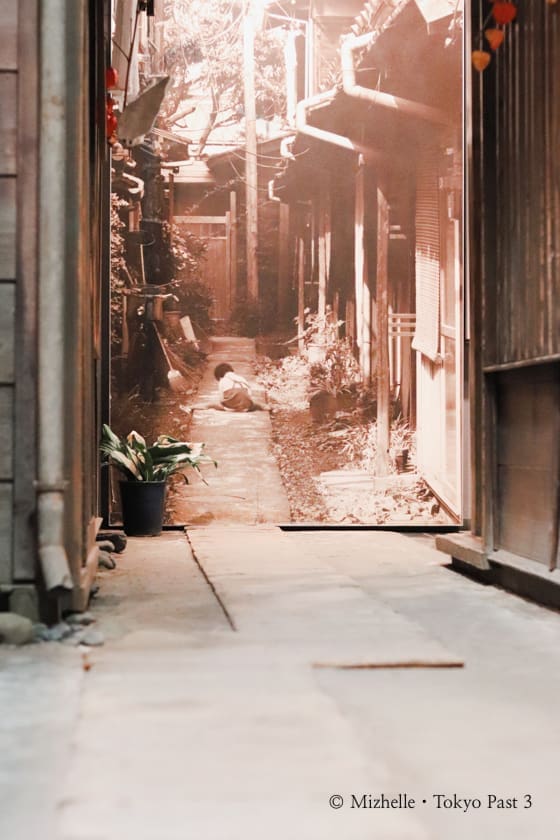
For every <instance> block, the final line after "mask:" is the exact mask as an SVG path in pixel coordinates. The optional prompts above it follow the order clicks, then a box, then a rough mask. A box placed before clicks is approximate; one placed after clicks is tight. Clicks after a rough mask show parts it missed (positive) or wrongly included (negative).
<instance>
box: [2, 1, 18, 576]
mask: <svg viewBox="0 0 560 840" xmlns="http://www.w3.org/2000/svg"><path fill="white" fill-rule="evenodd" d="M17 13H18V4H17V3H13V2H11V0H0V101H1V102H2V108H1V109H0V584H3V583H10V582H11V580H12V575H13V522H12V510H13V476H14V470H13V434H14V321H15V281H16V217H17V213H16V185H17V165H16V148H17V141H16V138H17V113H18V108H17V81H18V80H17V70H18V52H17V42H18V39H17V29H18V21H17Z"/></svg>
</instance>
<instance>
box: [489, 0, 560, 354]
mask: <svg viewBox="0 0 560 840" xmlns="http://www.w3.org/2000/svg"><path fill="white" fill-rule="evenodd" d="M559 11H560V10H559V9H558V8H557V7H556V6H555V5H551V4H547V3H544V2H542V3H524V4H522V5H520V6H519V13H518V21H516V23H515V24H513V25H512V26H510V27H508V28H507V32H506V38H505V42H504V44H503V45H502V46H501V47H500V49H499V50H498V51H497V53H496V54H495V56H494V57H493V59H492V63H491V65H490V67H489V68H488V70H486V71H485V75H486V74H488V76H487V79H486V80H485V83H486V84H487V85H489V86H490V87H493V90H487V94H488V95H487V96H486V114H485V129H487V130H489V131H490V132H495V158H494V161H493V162H492V164H490V165H489V166H487V169H486V172H485V183H484V185H483V190H484V194H483V195H482V196H481V197H482V199H483V201H484V205H485V218H486V223H485V224H486V243H487V248H488V254H487V256H486V259H487V263H488V264H487V272H486V283H485V290H484V291H485V301H486V310H487V311H488V312H491V313H492V317H488V318H486V319H485V336H484V338H485V341H484V360H483V363H484V366H485V367H491V366H499V365H509V364H511V363H519V362H527V361H529V360H532V359H541V358H546V357H550V356H557V355H558V354H560V159H559V157H558V142H559V140H560V14H559ZM491 123H493V125H491ZM490 142H492V140H491V138H490V137H488V143H490ZM486 151H487V153H488V152H489V146H488V144H487V149H486Z"/></svg>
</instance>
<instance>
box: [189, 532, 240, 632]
mask: <svg viewBox="0 0 560 840" xmlns="http://www.w3.org/2000/svg"><path fill="white" fill-rule="evenodd" d="M185 536H186V538H187V543H188V545H189V548H190V550H191V555H192V558H193V560H194V562H195V563H196V565H197V567H198V569H199V571H200V574H201V575H202V577H203V578H204V580H205V581H206V583H207V585H208V587H209V588H210V591H211V592H212V595H213V596H214V598H215V599H216V601H217V602H218V605H219V607H220V609H221V611H222V612H223V614H224V616H225V618H226V621H227V623H228V624H229V626H230V627H231V629H232V630H233V632H234V633H237V627H236V626H235V622H234V620H233V618H232V617H231V615H230V613H229V611H228V608H227V607H226V605H225V604H224V602H223V601H222V599H221V597H220V595H219V594H218V591H217V589H216V587H215V586H214V584H213V583H212V581H211V580H210V578H209V577H208V575H207V573H206V570H205V568H204V566H203V565H202V563H201V562H200V560H199V558H198V556H197V553H196V551H195V548H194V545H193V544H192V542H191V538H190V536H189V532H188V531H187V530H186V529H185Z"/></svg>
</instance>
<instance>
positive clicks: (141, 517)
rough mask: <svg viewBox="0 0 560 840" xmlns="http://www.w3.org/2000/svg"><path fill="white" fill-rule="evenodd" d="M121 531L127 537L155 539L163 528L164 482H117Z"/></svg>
mask: <svg viewBox="0 0 560 840" xmlns="http://www.w3.org/2000/svg"><path fill="white" fill-rule="evenodd" d="M119 484H120V488H121V502H122V515H123V530H124V532H125V534H127V536H129V537H157V536H158V534H161V531H162V528H163V513H164V509H165V488H166V482H165V481H119Z"/></svg>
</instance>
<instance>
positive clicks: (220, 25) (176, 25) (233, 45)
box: [161, 0, 285, 145]
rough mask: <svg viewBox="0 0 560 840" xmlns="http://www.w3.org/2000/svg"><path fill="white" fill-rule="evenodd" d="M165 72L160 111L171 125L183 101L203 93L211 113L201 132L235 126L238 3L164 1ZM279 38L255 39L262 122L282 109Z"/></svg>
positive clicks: (239, 96)
mask: <svg viewBox="0 0 560 840" xmlns="http://www.w3.org/2000/svg"><path fill="white" fill-rule="evenodd" d="M164 8H165V15H166V24H165V27H166V28H165V40H166V48H165V56H164V66H165V72H166V73H168V74H169V75H170V76H171V79H172V82H171V85H170V89H169V90H168V94H167V96H166V101H165V103H164V106H163V108H162V111H161V116H162V118H163V121H164V122H165V123H166V124H167V125H168V126H169V127H172V126H173V125H174V124H175V123H176V122H179V121H180V120H181V119H182V118H184V117H185V116H187V115H188V113H189V112H190V110H191V109H190V107H189V106H188V105H187V107H185V105H186V104H187V102H188V100H189V97H190V96H193V95H194V94H195V93H200V92H201V91H203V92H205V93H206V94H207V95H208V96H209V98H210V100H211V102H212V109H211V113H210V114H209V118H208V124H207V126H206V128H205V130H204V132H203V142H202V143H201V145H204V142H205V141H206V139H207V137H208V135H209V133H210V132H211V130H212V129H213V128H215V127H217V126H219V125H224V124H226V123H237V122H239V121H240V118H241V117H242V115H243V15H244V4H243V3H241V2H232V0H166V3H165V6H164ZM283 47H284V36H283V34H282V32H281V31H278V30H271V31H269V30H266V29H265V30H263V31H261V32H259V33H257V37H256V40H255V64H256V79H255V87H256V105H257V114H258V116H259V117H262V118H264V119H271V118H272V117H274V116H280V115H282V114H283V113H284V110H285V81H284V79H285V68H284V53H283Z"/></svg>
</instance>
